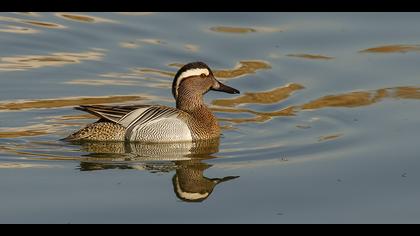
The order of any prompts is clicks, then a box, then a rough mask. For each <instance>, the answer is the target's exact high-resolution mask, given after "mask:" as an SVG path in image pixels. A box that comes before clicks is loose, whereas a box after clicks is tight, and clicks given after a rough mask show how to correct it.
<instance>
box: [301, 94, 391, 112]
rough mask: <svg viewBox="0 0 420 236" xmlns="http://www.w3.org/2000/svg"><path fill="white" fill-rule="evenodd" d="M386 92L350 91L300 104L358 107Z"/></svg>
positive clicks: (320, 106)
mask: <svg viewBox="0 0 420 236" xmlns="http://www.w3.org/2000/svg"><path fill="white" fill-rule="evenodd" d="M387 95H388V92H387V91H386V90H384V89H379V90H377V91H374V92H369V91H367V92H352V93H347V94H341V95H329V96H325V97H322V98H320V99H317V100H314V101H311V102H309V103H306V104H304V105H302V106H301V108H302V109H304V110H306V109H319V108H324V107H360V106H367V105H371V104H373V103H376V102H378V101H380V100H381V99H383V98H385V97H387Z"/></svg>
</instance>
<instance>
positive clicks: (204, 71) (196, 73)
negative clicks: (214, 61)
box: [175, 68, 210, 96]
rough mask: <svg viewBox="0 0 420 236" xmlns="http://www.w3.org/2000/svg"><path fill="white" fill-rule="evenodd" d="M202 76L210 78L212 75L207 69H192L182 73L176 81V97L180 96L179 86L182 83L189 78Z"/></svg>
mask: <svg viewBox="0 0 420 236" xmlns="http://www.w3.org/2000/svg"><path fill="white" fill-rule="evenodd" d="M201 74H205V75H206V76H208V75H209V74H210V72H209V70H208V69H206V68H198V69H190V70H187V71H184V72H182V73H181V74H180V75H179V76H178V79H177V81H176V89H175V92H176V96H178V87H179V84H180V83H181V81H182V80H183V79H185V78H187V77H190V76H200V75H201Z"/></svg>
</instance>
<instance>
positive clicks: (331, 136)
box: [318, 134, 343, 142]
mask: <svg viewBox="0 0 420 236" xmlns="http://www.w3.org/2000/svg"><path fill="white" fill-rule="evenodd" d="M342 135H343V134H333V135H327V136H321V137H319V139H318V142H322V141H328V140H333V139H337V138H339V137H341V136H342Z"/></svg>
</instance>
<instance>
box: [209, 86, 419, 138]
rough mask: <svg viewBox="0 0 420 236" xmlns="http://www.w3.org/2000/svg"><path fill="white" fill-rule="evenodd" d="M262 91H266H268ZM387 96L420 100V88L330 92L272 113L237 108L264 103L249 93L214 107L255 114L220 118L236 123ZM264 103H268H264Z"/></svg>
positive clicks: (350, 105) (369, 102)
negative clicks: (334, 93) (244, 116)
mask: <svg viewBox="0 0 420 236" xmlns="http://www.w3.org/2000/svg"><path fill="white" fill-rule="evenodd" d="M298 87H299V86H298ZM299 89H300V88H299ZM276 90H277V89H276ZM276 90H273V91H276ZM260 94H264V92H263V93H260ZM245 96H246V95H245ZM284 98H286V97H284ZM284 98H281V96H280V99H279V100H274V101H273V103H277V102H279V101H281V100H282V99H284ZM385 98H394V99H420V88H419V87H408V86H407V87H395V88H384V89H378V90H374V91H359V92H350V93H345V94H338V95H328V96H324V97H321V98H319V99H316V100H313V101H311V102H308V103H305V104H303V105H294V106H289V107H287V108H283V109H281V110H278V111H272V112H257V111H253V110H250V109H241V108H233V106H238V105H240V104H244V103H247V104H261V103H262V102H261V100H259V99H254V100H253V96H249V97H248V98H246V99H243V98H242V97H239V98H236V99H226V100H222V101H223V102H219V101H220V100H215V102H214V103H213V104H215V105H218V106H220V107H212V110H213V111H215V112H225V113H245V114H246V113H248V114H253V115H255V116H254V117H251V118H222V119H219V120H220V121H227V122H232V123H248V122H265V121H268V120H270V119H271V118H273V117H276V116H293V115H295V114H296V112H298V111H301V110H311V109H322V108H327V107H343V108H354V107H361V106H368V105H372V104H374V103H377V102H380V101H382V100H383V99H385ZM226 101H227V102H226ZM267 101H268V102H270V101H272V100H270V99H268V100H267ZM263 104H265V103H264V102H263ZM298 128H308V127H298ZM327 139H328V138H327Z"/></svg>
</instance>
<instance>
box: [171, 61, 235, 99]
mask: <svg viewBox="0 0 420 236" xmlns="http://www.w3.org/2000/svg"><path fill="white" fill-rule="evenodd" d="M209 90H214V91H220V92H225V93H231V94H238V93H240V92H239V90H237V89H234V88H232V87H229V86H227V85H224V84H222V83H221V82H220V81H218V80H217V79H216V78H215V77H214V75H213V72H212V71H211V69H210V68H209V67H208V66H207V65H206V64H205V63H203V62H191V63H188V64H186V65H184V66H183V67H181V69H179V70H178V72H177V73H176V75H175V78H174V81H173V83H172V94H173V95H174V97H175V100H178V96H180V94H182V93H187V92H193V93H198V94H205V93H207V92H208V91H209Z"/></svg>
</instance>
